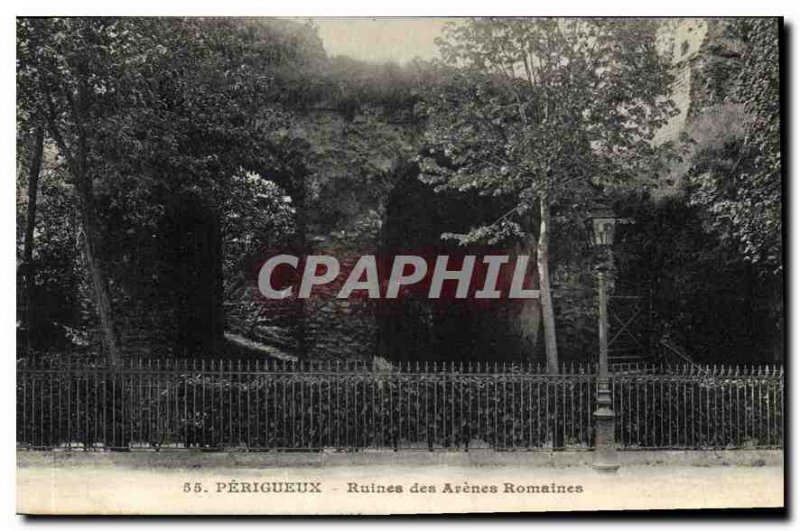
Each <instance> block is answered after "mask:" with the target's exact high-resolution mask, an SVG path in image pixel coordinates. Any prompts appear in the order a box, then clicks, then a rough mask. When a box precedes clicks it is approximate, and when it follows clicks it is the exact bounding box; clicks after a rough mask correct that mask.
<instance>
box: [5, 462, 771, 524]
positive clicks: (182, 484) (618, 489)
mask: <svg viewBox="0 0 800 531" xmlns="http://www.w3.org/2000/svg"><path fill="white" fill-rule="evenodd" d="M24 454H25V452H22V453H20V454H19V455H20V456H21V457H19V458H18V463H19V465H20V466H19V467H18V469H17V492H18V495H17V496H18V505H17V509H18V511H19V512H22V513H68V514H97V513H101V514H143V513H151V514H152V513H156V514H176V513H183V514H186V513H189V514H234V513H236V514H289V513H294V514H297V513H302V514H317V513H327V514H386V513H415V512H416V513H439V512H466V511H470V512H506V511H512V512H517V511H553V510H555V511H565V510H597V509H663V508H672V507H681V508H708V507H756V506H760V507H781V506H783V467H782V466H781V465H780V464H776V463H775V462H774V461H775V460H772V461H769V460H768V462H767V463H766V465H765V466H743V465H730V464H726V465H725V466H722V465H714V466H709V465H707V464H705V463H700V466H685V465H676V464H674V463H673V464H669V465H664V464H649V465H648V464H626V465H625V466H624V467H623V468H621V469H620V470H619V471H618V472H617V473H616V474H613V475H609V474H602V473H598V472H595V471H594V470H592V469H590V468H587V467H586V466H583V465H581V466H562V465H555V466H554V465H553V464H552V463H551V464H549V465H548V464H544V465H543V464H536V463H535V462H534V463H533V464H530V465H526V464H525V463H526V462H528V461H527V460H526V459H525V456H524V454H521V455H520V456H514V457H513V458H507V457H505V456H503V457H502V458H500V457H499V456H498V459H493V458H492V456H491V454H488V456H487V454H484V457H483V458H482V459H480V460H478V461H474V460H473V461H472V462H467V461H465V460H464V459H463V458H459V457H458V456H456V457H455V458H450V457H448V456H446V455H445V456H444V457H442V456H441V455H440V456H438V457H434V458H426V457H425V456H424V455H423V456H422V457H420V456H419V455H416V456H413V455H412V456H409V457H408V458H405V457H404V456H402V455H400V456H398V454H387V455H386V456H381V455H377V456H371V457H369V458H368V459H361V460H360V461H356V462H353V461H352V460H351V461H350V462H348V460H347V459H343V460H340V461H339V462H337V461H335V460H334V461H331V462H328V463H327V464H320V462H319V461H315V460H314V459H313V458H312V459H310V460H309V461H308V462H307V463H304V462H303V459H304V457H303V455H302V454H300V455H297V456H294V457H291V458H289V460H288V461H287V460H284V462H282V463H280V462H276V461H275V460H274V459H273V458H272V457H269V456H267V457H265V458H263V459H261V458H259V457H258V455H257V454H256V455H255V456H254V457H248V458H247V459H240V460H239V462H238V463H236V464H231V462H230V459H223V460H222V461H220V459H221V458H220V456H219V454H217V455H216V456H212V454H205V456H204V454H194V455H193V456H189V457H188V458H187V457H186V456H181V458H180V459H177V460H176V463H174V464H173V465H171V466H165V465H164V464H163V463H161V464H158V463H157V462H154V461H153V458H152V456H153V454H149V455H148V454H140V455H139V456H137V455H135V454H127V455H125V456H124V459H117V460H116V462H115V460H114V459H110V458H109V457H108V454H107V453H106V454H97V456H96V457H93V456H92V455H91V454H83V455H82V456H81V457H80V459H70V460H64V459H58V458H57V456H56V458H53V457H51V456H52V454H44V456H43V455H42V454H38V455H35V454H34V455H31V454H30V453H28V455H27V456H25V455H24ZM250 455H251V456H253V455H254V454H250ZM273 455H275V454H273ZM161 459H163V458H161ZM583 459H585V457H584V458H583ZM673 461H674V460H673ZM656 462H659V461H656ZM756 464H758V465H763V464H764V462H763V460H762V461H760V462H757V463H756ZM415 485H416V488H415ZM398 487H399V488H398ZM422 487H426V488H425V489H423V488H422ZM187 489H188V490H189V491H190V492H184V491H185V490H187ZM196 491H199V492H196ZM317 491H319V492H317Z"/></svg>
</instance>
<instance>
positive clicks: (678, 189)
mask: <svg viewBox="0 0 800 531" xmlns="http://www.w3.org/2000/svg"><path fill="white" fill-rule="evenodd" d="M15 26H16V36H15V37H16V50H15V55H16V65H15V68H16V150H15V152H16V174H15V177H16V352H15V376H16V386H15V389H16V426H15V431H16V496H17V500H16V510H17V512H18V513H19V514H24V515H201V514H204V515H241V514H250V515H401V514H418V515H426V514H428V515H431V514H461V513H481V514H487V513H495V514H497V513H503V514H513V513H541V512H554V513H573V512H575V513H586V512H594V511H603V512H604V514H605V513H609V514H616V513H617V512H620V511H647V510H654V511H672V510H676V511H681V510H684V511H685V510H697V509H703V510H719V509H738V510H743V509H747V510H750V511H752V512H753V515H755V516H758V515H766V514H770V515H772V516H774V515H776V514H782V513H783V511H785V501H784V479H785V478H784V475H785V471H784V447H785V443H786V441H787V440H788V433H787V421H788V414H785V411H787V405H786V397H785V394H784V380H785V377H786V374H785V372H784V362H785V360H786V358H787V357H788V356H787V352H786V349H787V327H788V324H787V323H786V322H785V306H786V304H787V302H786V300H785V296H786V293H785V290H786V280H785V276H786V274H787V272H786V271H785V269H784V264H785V259H784V255H785V253H784V250H785V247H786V242H785V241H784V240H785V231H784V212H785V208H784V204H785V203H784V201H785V198H784V194H785V192H786V189H785V185H784V182H785V177H784V172H785V169H786V168H785V166H786V163H785V159H784V158H783V157H782V145H783V144H782V142H783V141H784V135H785V125H784V124H783V123H782V104H783V105H786V102H785V101H783V102H782V95H783V96H784V98H785V97H786V96H787V94H786V93H785V92H784V90H785V87H784V86H783V84H784V82H785V80H784V78H783V76H784V75H785V67H784V66H783V65H784V64H785V53H786V50H785V39H786V34H785V32H786V29H785V28H784V21H783V19H782V18H781V17H779V16H762V17H756V16H748V17H711V16H708V17H678V16H652V17H640V16H635V17H622V16H614V17H597V16H583V17H566V16H561V17H554V16H549V17H544V16H536V17H534V16H526V17H521V16H516V17H502V16H492V17H489V16H486V17H458V16H453V17H422V16H420V17H254V16H226V17H219V16H170V17H167V16H154V17H142V16H132V17H121V16H73V17H56V16H44V17H32V16H30V17H29V16H18V17H16V21H15ZM8 38H11V37H10V36H9V37H8ZM8 125H9V127H10V124H8ZM7 142H10V139H7ZM9 356H10V353H9ZM9 407H10V406H9Z"/></svg>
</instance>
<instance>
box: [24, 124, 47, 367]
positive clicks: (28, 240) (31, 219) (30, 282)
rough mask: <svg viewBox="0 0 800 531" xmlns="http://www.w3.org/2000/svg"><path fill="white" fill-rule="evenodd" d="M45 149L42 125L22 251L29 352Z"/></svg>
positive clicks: (33, 161)
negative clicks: (36, 239)
mask: <svg viewBox="0 0 800 531" xmlns="http://www.w3.org/2000/svg"><path fill="white" fill-rule="evenodd" d="M43 150H44V129H43V128H42V126H38V127H37V128H36V133H35V135H34V139H33V156H32V158H31V166H30V172H29V173H28V212H27V217H26V225H25V240H24V243H23V251H22V257H23V258H22V270H23V274H24V279H25V329H26V333H27V349H28V352H30V351H31V350H32V346H33V345H32V339H33V320H34V315H35V306H34V289H35V287H36V271H35V270H34V265H33V230H34V228H35V225H36V202H37V196H38V192H39V173H40V172H41V169H42V151H43Z"/></svg>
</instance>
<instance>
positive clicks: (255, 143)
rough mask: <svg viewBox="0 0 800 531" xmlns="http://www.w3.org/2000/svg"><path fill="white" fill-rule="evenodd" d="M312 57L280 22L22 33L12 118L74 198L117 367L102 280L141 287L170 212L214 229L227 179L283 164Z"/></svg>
mask: <svg viewBox="0 0 800 531" xmlns="http://www.w3.org/2000/svg"><path fill="white" fill-rule="evenodd" d="M318 44H319V43H318V42H316V41H315V40H314V39H313V38H308V36H307V33H305V32H303V31H297V30H296V27H295V26H293V25H292V24H290V23H286V22H284V21H274V22H272V23H264V22H260V21H257V20H227V19H190V20H187V19H168V18H167V19H132V18H129V19H115V18H70V19H60V18H49V19H19V22H18V58H19V63H18V86H19V100H18V101H19V106H20V108H21V109H24V110H25V112H27V113H29V114H35V115H39V116H41V117H42V119H43V121H44V123H45V124H46V129H47V136H48V137H49V138H50V139H52V142H53V143H54V144H55V146H56V148H57V150H58V153H59V155H60V157H61V158H62V160H63V161H64V165H65V167H66V168H67V169H68V171H69V174H70V177H71V180H72V184H74V186H75V190H76V195H77V198H78V211H79V213H80V216H81V223H80V228H81V238H80V239H81V244H82V247H83V254H84V258H85V263H86V266H87V269H88V271H89V272H90V273H91V279H92V286H93V299H94V306H95V308H96V310H97V313H98V316H99V318H100V325H101V326H100V327H101V330H102V333H103V344H104V347H105V348H104V350H105V352H106V355H107V356H108V358H109V360H110V361H111V362H112V363H116V362H117V361H118V360H119V358H120V347H119V339H118V336H117V334H118V330H117V329H116V328H117V327H116V322H115V321H116V316H115V312H114V310H113V308H112V306H113V303H114V293H113V292H112V289H111V286H110V285H109V278H110V277H111V276H112V275H111V274H110V271H112V270H113V271H115V272H117V273H119V274H118V275H117V276H116V280H117V281H119V280H120V279H123V282H124V280H125V279H133V278H140V279H141V277H143V275H141V270H138V271H136V272H135V273H134V274H128V273H131V272H132V271H131V270H130V268H131V266H133V267H136V266H137V265H142V264H139V263H138V261H137V260H136V258H137V257H136V255H137V254H138V253H139V251H140V247H137V245H136V243H138V242H140V241H142V240H143V239H144V240H146V239H147V238H146V237H149V236H150V235H152V234H153V233H154V232H156V231H158V230H159V229H158V228H159V223H161V222H162V220H163V218H164V216H165V212H166V211H167V210H168V209H169V208H170V206H171V205H176V204H177V205H186V204H196V205H197V206H198V208H199V209H201V210H203V211H204V212H206V213H207V214H209V215H210V216H212V217H219V209H220V208H222V206H223V205H224V204H225V197H226V194H227V193H228V192H229V189H230V184H231V178H232V176H234V175H241V174H245V173H246V172H247V171H248V170H256V171H261V170H263V168H264V167H268V166H270V165H274V164H277V163H276V162H275V154H276V152H277V151H278V150H277V148H276V147H275V142H274V141H273V139H272V135H273V134H274V131H275V130H276V129H278V128H279V127H280V128H283V129H286V128H287V124H288V123H289V118H288V117H289V113H288V112H286V111H285V110H284V107H286V106H287V105H291V104H294V103H295V101H296V100H301V99H302V98H301V97H300V96H301V95H302V91H301V90H300V89H299V88H298V87H302V85H303V81H302V79H299V77H298V74H297V72H298V71H302V69H300V68H298V65H300V64H302V63H304V62H305V61H307V60H313V59H314V57H316V56H317V55H319V53H320V52H321V47H319V46H318ZM315 54H316V55H315ZM295 96H298V97H297V98H295ZM203 215H205V214H203ZM215 225H217V226H218V223H217V222H215V221H213V220H209V226H215ZM200 240H202V238H200ZM126 243H127V244H131V243H133V244H131V245H127V246H126ZM217 254H219V253H217ZM117 258H119V260H117ZM217 261H221V257H217ZM119 264H121V265H119ZM115 268H116V269H115ZM125 268H127V270H126V269H125ZM219 270H220V271H221V267H220V268H219ZM218 276H219V277H220V278H219V279H218V284H219V291H220V292H221V285H222V278H221V272H220V274H219V275H218ZM146 280H147V279H146V278H145V279H143V280H142V282H145V281H146ZM215 283H216V282H215ZM119 284H120V283H119V282H115V285H116V286H117V287H115V288H114V289H115V290H117V291H119V289H120V288H119V287H118V286H119ZM208 289H209V290H211V289H216V288H215V287H214V286H208ZM219 299H220V300H218V301H217V302H216V303H214V304H218V306H219V308H220V310H219V311H218V312H217V311H216V310H215V313H221V298H219ZM220 333H221V330H220Z"/></svg>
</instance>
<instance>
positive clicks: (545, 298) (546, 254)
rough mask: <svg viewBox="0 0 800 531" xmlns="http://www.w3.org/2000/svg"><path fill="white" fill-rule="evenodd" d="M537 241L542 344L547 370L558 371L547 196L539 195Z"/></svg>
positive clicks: (552, 372)
mask: <svg viewBox="0 0 800 531" xmlns="http://www.w3.org/2000/svg"><path fill="white" fill-rule="evenodd" d="M539 211H540V221H539V242H538V245H537V247H536V265H537V268H538V270H539V300H540V301H541V305H542V320H543V321H544V346H545V355H546V358H547V372H549V373H551V374H555V373H558V348H557V346H556V323H555V315H554V313H553V299H552V297H551V295H550V265H549V261H550V251H549V243H550V205H549V204H548V203H547V196H546V195H544V194H543V195H540V196H539Z"/></svg>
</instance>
